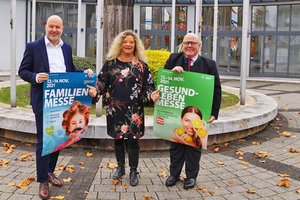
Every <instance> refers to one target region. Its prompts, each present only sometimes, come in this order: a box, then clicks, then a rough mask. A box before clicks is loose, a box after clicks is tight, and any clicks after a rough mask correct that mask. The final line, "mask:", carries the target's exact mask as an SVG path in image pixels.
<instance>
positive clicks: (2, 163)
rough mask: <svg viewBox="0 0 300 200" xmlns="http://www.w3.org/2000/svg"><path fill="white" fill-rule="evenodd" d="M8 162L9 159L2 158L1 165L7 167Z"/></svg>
mask: <svg viewBox="0 0 300 200" xmlns="http://www.w3.org/2000/svg"><path fill="white" fill-rule="evenodd" d="M8 163H9V161H8V160H0V167H7V165H8Z"/></svg>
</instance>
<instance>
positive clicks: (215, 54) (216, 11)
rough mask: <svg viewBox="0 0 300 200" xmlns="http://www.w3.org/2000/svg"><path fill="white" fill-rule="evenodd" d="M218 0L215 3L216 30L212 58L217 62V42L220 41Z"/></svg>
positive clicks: (214, 31)
mask: <svg viewBox="0 0 300 200" xmlns="http://www.w3.org/2000/svg"><path fill="white" fill-rule="evenodd" d="M218 13H219V11H218V0H215V3H214V30H213V55H212V58H213V59H214V60H217V41H218V35H217V33H218Z"/></svg>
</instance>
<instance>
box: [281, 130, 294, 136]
mask: <svg viewBox="0 0 300 200" xmlns="http://www.w3.org/2000/svg"><path fill="white" fill-rule="evenodd" d="M281 135H283V136H284V137H291V136H292V134H291V133H290V132H288V131H283V132H282V133H281Z"/></svg>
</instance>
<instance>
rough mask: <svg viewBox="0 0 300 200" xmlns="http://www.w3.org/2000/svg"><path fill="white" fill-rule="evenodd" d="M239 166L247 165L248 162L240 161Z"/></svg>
mask: <svg viewBox="0 0 300 200" xmlns="http://www.w3.org/2000/svg"><path fill="white" fill-rule="evenodd" d="M240 164H242V165H248V164H249V162H247V161H241V162H240Z"/></svg>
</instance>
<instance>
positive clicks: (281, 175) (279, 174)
mask: <svg viewBox="0 0 300 200" xmlns="http://www.w3.org/2000/svg"><path fill="white" fill-rule="evenodd" d="M277 175H278V176H280V177H282V178H284V177H289V176H290V175H288V174H281V173H278V174H277Z"/></svg>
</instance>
